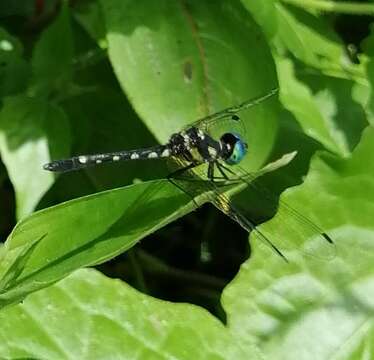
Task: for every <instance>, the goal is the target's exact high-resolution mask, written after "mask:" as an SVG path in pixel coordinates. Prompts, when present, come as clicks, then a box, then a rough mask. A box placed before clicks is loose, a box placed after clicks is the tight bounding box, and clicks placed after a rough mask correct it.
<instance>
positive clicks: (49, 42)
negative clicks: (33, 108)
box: [29, 2, 73, 96]
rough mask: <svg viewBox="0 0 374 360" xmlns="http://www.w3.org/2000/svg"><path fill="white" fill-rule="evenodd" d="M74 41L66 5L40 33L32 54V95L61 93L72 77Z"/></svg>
mask: <svg viewBox="0 0 374 360" xmlns="http://www.w3.org/2000/svg"><path fill="white" fill-rule="evenodd" d="M72 57H73V38H72V29H71V25H70V15H69V10H68V6H67V3H66V2H63V6H62V9H61V11H60V13H59V15H58V17H57V18H56V20H55V21H54V22H53V23H52V24H51V25H50V26H49V27H48V28H47V29H46V30H45V31H44V32H43V33H42V35H41V37H40V39H39V41H38V42H37V43H36V45H35V48H34V51H33V55H32V60H31V63H32V68H33V81H32V84H31V86H30V90H29V93H30V94H31V95H43V96H45V95H49V94H50V93H51V92H53V91H58V92H63V90H64V88H66V87H67V85H68V84H69V83H70V81H71V78H72Z"/></svg>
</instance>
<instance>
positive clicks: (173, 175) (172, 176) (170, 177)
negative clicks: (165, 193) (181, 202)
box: [166, 162, 199, 208]
mask: <svg viewBox="0 0 374 360" xmlns="http://www.w3.org/2000/svg"><path fill="white" fill-rule="evenodd" d="M197 165H199V164H196V163H193V162H192V163H191V164H189V165H187V166H185V167H184V168H182V169H178V170H176V171H174V172H172V173H171V174H169V175H168V176H167V177H166V178H167V179H168V180H169V181H170V182H171V183H172V184H173V185H174V186H176V187H177V188H178V189H179V190H182V191H183V192H184V193H185V194H186V195H187V196H189V197H190V198H191V200H192V201H193V203H194V205H195V206H196V208H198V207H199V204H198V203H197V202H196V201H195V197H194V196H193V195H191V194H190V193H189V192H188V191H187V190H186V189H185V188H183V187H182V186H181V185H179V184H178V182H177V181H176V178H177V177H180V176H181V175H182V174H183V173H184V172H186V171H188V170H190V169H193V168H194V167H196V166H197Z"/></svg>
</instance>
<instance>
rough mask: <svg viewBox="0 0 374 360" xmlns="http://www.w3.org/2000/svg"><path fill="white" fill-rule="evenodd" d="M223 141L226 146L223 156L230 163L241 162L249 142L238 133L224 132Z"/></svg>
mask: <svg viewBox="0 0 374 360" xmlns="http://www.w3.org/2000/svg"><path fill="white" fill-rule="evenodd" d="M221 143H222V145H223V148H224V151H223V155H222V157H223V159H224V160H225V162H226V163H227V164H229V165H235V164H239V163H240V161H242V159H243V157H244V156H245V154H246V153H247V149H248V145H247V143H246V142H244V141H243V140H242V139H241V137H240V135H238V134H236V133H226V134H223V135H222V136H221Z"/></svg>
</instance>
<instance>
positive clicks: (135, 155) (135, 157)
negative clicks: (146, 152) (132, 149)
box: [130, 153, 139, 160]
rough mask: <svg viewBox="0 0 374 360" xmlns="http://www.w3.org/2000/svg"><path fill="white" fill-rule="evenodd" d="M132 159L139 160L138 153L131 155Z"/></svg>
mask: <svg viewBox="0 0 374 360" xmlns="http://www.w3.org/2000/svg"><path fill="white" fill-rule="evenodd" d="M130 159H131V160H136V159H139V154H137V153H133V154H131V156H130Z"/></svg>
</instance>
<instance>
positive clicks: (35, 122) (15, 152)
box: [0, 96, 70, 218]
mask: <svg viewBox="0 0 374 360" xmlns="http://www.w3.org/2000/svg"><path fill="white" fill-rule="evenodd" d="M69 146H70V144H69V127H68V121H67V118H66V116H65V114H64V112H63V111H62V110H61V109H60V108H59V107H57V106H54V105H50V104H48V103H46V102H44V101H42V100H36V99H32V98H28V97H26V96H15V97H9V98H7V99H5V101H4V105H3V108H2V110H1V112H0V152H1V157H2V160H3V162H4V164H5V166H6V168H7V171H8V174H9V178H10V179H11V181H12V183H13V186H14V188H15V192H16V201H17V217H18V218H21V217H24V216H25V215H27V214H29V213H30V212H31V211H32V210H33V209H34V208H35V206H36V205H37V203H38V202H39V200H40V199H41V197H42V196H43V194H44V193H45V192H46V191H47V189H48V188H49V187H50V186H51V184H52V183H53V174H49V173H47V172H45V171H43V170H42V165H43V164H44V163H46V162H48V161H49V160H50V159H51V158H56V157H62V156H66V154H67V152H68V148H69Z"/></svg>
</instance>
